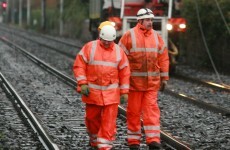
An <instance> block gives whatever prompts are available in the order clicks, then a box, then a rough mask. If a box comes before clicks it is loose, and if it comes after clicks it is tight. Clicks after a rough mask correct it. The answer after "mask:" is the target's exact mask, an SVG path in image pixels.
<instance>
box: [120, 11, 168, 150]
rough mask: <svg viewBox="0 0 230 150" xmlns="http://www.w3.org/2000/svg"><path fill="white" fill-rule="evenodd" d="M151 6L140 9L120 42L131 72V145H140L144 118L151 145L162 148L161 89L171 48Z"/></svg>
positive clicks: (129, 127) (128, 114)
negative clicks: (156, 25) (156, 26)
mask: <svg viewBox="0 0 230 150" xmlns="http://www.w3.org/2000/svg"><path fill="white" fill-rule="evenodd" d="M153 18H154V15H153V13H152V11H151V10H150V9H146V8H142V9H140V10H139V11H138V12H137V20H138V23H137V25H136V26H135V27H134V28H132V29H130V30H129V31H127V32H126V33H125V34H124V35H123V36H122V37H121V39H120V41H119V45H120V46H121V47H122V48H123V50H125V53H126V54H127V56H128V59H129V63H130V69H131V76H130V91H129V98H128V106H127V128H128V132H127V134H128V137H127V138H128V145H129V147H130V149H139V148H140V139H141V119H143V128H144V132H145V137H146V143H147V145H148V146H149V149H160V148H161V144H160V110H159V107H158V103H157V98H158V91H159V90H163V89H164V88H165V86H166V85H167V80H168V79H169V76H168V71H169V58H168V50H167V48H166V47H165V45H164V41H163V40H162V38H161V36H160V35H159V34H158V33H157V32H156V31H154V30H153V29H152V21H153Z"/></svg>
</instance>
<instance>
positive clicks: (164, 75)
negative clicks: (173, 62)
mask: <svg viewBox="0 0 230 150" xmlns="http://www.w3.org/2000/svg"><path fill="white" fill-rule="evenodd" d="M160 76H161V77H168V76H169V73H168V72H161V73H160Z"/></svg>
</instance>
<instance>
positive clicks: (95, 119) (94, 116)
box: [85, 104, 102, 146]
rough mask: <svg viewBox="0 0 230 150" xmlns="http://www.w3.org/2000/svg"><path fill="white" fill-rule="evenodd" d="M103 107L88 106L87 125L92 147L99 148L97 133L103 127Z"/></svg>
mask: <svg viewBox="0 0 230 150" xmlns="http://www.w3.org/2000/svg"><path fill="white" fill-rule="evenodd" d="M101 110H102V106H97V105H92V104H86V108H85V112H86V114H85V124H86V127H87V131H88V134H89V137H90V145H91V146H97V133H98V131H99V128H100V126H101Z"/></svg>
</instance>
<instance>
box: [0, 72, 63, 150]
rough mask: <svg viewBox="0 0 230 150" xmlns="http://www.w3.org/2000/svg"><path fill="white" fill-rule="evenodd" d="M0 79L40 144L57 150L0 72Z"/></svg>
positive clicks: (51, 149)
mask: <svg viewBox="0 0 230 150" xmlns="http://www.w3.org/2000/svg"><path fill="white" fill-rule="evenodd" d="M0 78H1V80H2V81H3V87H4V88H5V90H6V91H7V92H8V94H10V95H12V96H13V97H14V99H15V100H16V101H14V103H16V104H18V105H19V106H20V109H21V112H22V114H23V115H24V117H25V119H26V120H27V121H28V123H29V124H30V126H31V127H32V128H33V130H34V132H35V133H37V136H38V138H39V140H40V141H41V143H42V144H43V146H44V147H45V148H46V149H47V150H59V148H58V146H57V144H55V143H54V142H52V140H51V139H50V138H49V136H48V134H47V133H46V132H45V130H44V129H43V127H42V125H41V124H40V123H39V121H38V120H37V119H36V117H35V116H34V114H33V113H32V111H31V110H30V109H29V107H27V105H26V103H25V102H24V101H23V99H22V98H21V97H20V96H19V95H18V93H17V92H16V90H15V89H14V88H13V86H12V85H11V84H10V83H9V81H8V80H7V79H6V78H5V77H4V76H3V74H2V73H1V72H0Z"/></svg>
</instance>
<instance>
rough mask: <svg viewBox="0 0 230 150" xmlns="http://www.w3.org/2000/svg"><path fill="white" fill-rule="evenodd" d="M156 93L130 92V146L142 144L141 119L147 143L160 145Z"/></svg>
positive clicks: (128, 109)
mask: <svg viewBox="0 0 230 150" xmlns="http://www.w3.org/2000/svg"><path fill="white" fill-rule="evenodd" d="M157 97H158V92H156V91H130V92H129V98H128V106H127V126H128V132H127V134H128V145H132V144H140V140H141V119H142V120H143V129H144V132H145V137H146V143H147V144H149V143H151V142H153V141H155V142H158V143H160V110H159V107H158V103H157Z"/></svg>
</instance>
